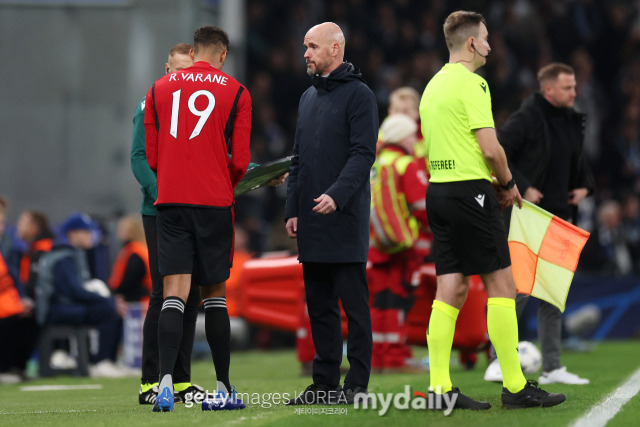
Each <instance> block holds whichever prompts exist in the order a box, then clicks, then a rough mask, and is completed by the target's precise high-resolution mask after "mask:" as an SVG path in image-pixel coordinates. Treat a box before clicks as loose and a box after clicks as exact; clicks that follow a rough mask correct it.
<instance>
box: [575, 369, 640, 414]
mask: <svg viewBox="0 0 640 427" xmlns="http://www.w3.org/2000/svg"><path fill="white" fill-rule="evenodd" d="M638 391H640V369H638V370H637V371H635V372H634V373H633V375H631V378H629V379H628V380H627V382H625V383H624V384H622V385H621V386H620V387H618V388H617V389H616V390H615V391H614V392H613V393H611V394H610V395H609V396H607V398H606V399H605V400H604V401H603V402H602V403H599V404H597V405H596V406H594V407H592V408H591V409H590V410H589V412H588V413H586V414H585V415H583V416H582V417H580V418H578V419H577V420H576V421H575V422H574V423H573V424H571V426H572V427H583V426H588V427H604V426H605V425H607V423H608V422H609V421H610V420H611V419H612V418H613V417H615V416H616V414H617V413H618V412H620V409H622V407H623V406H624V404H625V403H627V402H628V401H629V400H631V398H632V397H633V396H635V395H636V394H638Z"/></svg>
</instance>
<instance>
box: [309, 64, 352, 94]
mask: <svg viewBox="0 0 640 427" xmlns="http://www.w3.org/2000/svg"><path fill="white" fill-rule="evenodd" d="M351 80H360V81H361V82H363V83H364V79H363V78H362V73H361V72H360V69H358V68H356V67H355V66H354V65H353V64H352V63H350V62H343V63H342V65H341V66H339V67H338V68H336V69H335V70H333V71H332V72H331V74H329V75H328V76H327V77H322V76H320V75H318V74H316V75H315V76H313V77H311V84H312V85H313V86H314V87H315V88H316V89H318V90H320V89H324V90H326V91H327V92H330V91H332V90H333V89H335V88H337V87H338V86H340V85H342V84H344V83H347V82H350V81H351Z"/></svg>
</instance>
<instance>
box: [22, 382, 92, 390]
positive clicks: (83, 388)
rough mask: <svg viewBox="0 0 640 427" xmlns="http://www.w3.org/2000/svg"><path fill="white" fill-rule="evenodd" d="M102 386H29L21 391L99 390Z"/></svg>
mask: <svg viewBox="0 0 640 427" xmlns="http://www.w3.org/2000/svg"><path fill="white" fill-rule="evenodd" d="M101 388H102V384H84V385H29V386H24V387H20V391H59V390H97V389H101Z"/></svg>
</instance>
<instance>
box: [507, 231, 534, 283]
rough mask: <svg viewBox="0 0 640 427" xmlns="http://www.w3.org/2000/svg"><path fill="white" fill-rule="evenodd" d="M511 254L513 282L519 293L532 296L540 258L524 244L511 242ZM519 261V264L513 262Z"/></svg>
mask: <svg viewBox="0 0 640 427" xmlns="http://www.w3.org/2000/svg"><path fill="white" fill-rule="evenodd" d="M509 252H510V254H511V260H512V261H511V270H512V271H513V280H514V281H515V282H516V287H517V288H518V292H520V293H521V294H527V295H531V290H532V289H533V284H534V283H535V279H536V266H537V264H538V257H537V256H536V254H535V253H533V252H531V249H529V248H528V247H527V245H525V244H524V243H520V242H516V241H510V242H509ZM515 259H517V262H513V260H515Z"/></svg>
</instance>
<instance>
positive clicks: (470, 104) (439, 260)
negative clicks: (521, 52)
mask: <svg viewBox="0 0 640 427" xmlns="http://www.w3.org/2000/svg"><path fill="white" fill-rule="evenodd" d="M488 35H489V33H488V31H487V27H486V22H485V20H484V18H483V17H482V15H480V14H479V13H476V12H467V11H457V12H454V13H452V14H451V15H449V16H448V17H447V19H446V21H445V23H444V36H445V40H446V42H447V47H448V49H449V62H448V63H447V64H445V65H444V67H443V68H442V69H441V70H440V71H439V72H438V73H437V74H436V75H435V76H434V77H433V78H432V79H431V81H430V82H429V84H428V85H427V87H426V89H425V91H424V94H423V95H422V99H421V101H420V121H421V126H422V134H423V136H424V139H425V143H426V149H427V158H428V165H429V171H430V174H431V177H430V185H429V188H428V190H427V199H426V201H427V214H428V218H429V224H430V226H431V230H432V231H433V236H434V244H433V256H434V259H435V263H436V275H437V286H438V288H437V291H436V298H435V300H434V302H433V308H432V311H431V318H430V319H429V326H428V329H427V343H428V346H429V361H430V387H429V393H430V394H431V395H432V396H430V401H435V402H442V401H443V400H444V402H445V404H447V402H449V403H448V404H447V409H451V407H453V408H458V409H489V408H490V407H491V405H490V404H489V403H488V402H481V401H477V400H475V399H472V398H471V397H468V396H465V395H464V394H462V393H461V392H460V390H459V389H458V388H454V387H453V386H452V383H451V378H450V374H449V359H450V356H451V345H452V343H453V334H454V331H455V326H456V319H457V316H458V313H459V310H460V308H461V307H462V305H463V304H464V301H465V299H466V297H467V291H468V289H469V276H471V275H475V274H479V275H480V277H481V278H482V281H483V282H484V284H485V287H486V288H487V293H488V295H489V300H488V303H487V329H488V332H489V337H490V338H491V341H492V343H493V345H494V347H495V349H496V352H497V354H498V359H499V360H500V366H501V368H502V373H503V379H504V381H503V389H502V406H503V407H507V408H525V407H531V406H554V405H557V404H559V403H562V402H563V401H564V400H565V396H564V395H563V394H551V393H547V392H546V391H544V390H541V389H540V388H538V386H537V383H536V382H535V381H527V380H526V379H525V377H524V375H523V373H522V369H521V368H520V361H519V358H518V350H517V347H518V325H517V320H516V311H515V296H516V286H515V283H514V281H513V275H512V272H511V258H510V257H509V247H508V243H507V234H506V229H505V225H504V220H503V217H502V213H501V208H500V206H501V205H502V206H512V205H513V204H514V203H517V205H518V206H519V207H522V197H521V196H520V193H519V191H518V187H517V186H516V184H515V181H514V180H513V176H512V174H511V171H510V170H509V167H508V165H507V159H506V156H505V153H504V150H503V149H502V147H501V145H500V143H499V142H498V138H497V137H496V131H495V128H494V123H493V114H492V111H491V95H490V92H489V87H488V85H487V82H486V81H485V80H484V79H483V78H482V77H480V76H479V75H477V74H474V71H475V70H477V69H478V68H480V67H482V66H483V65H484V64H485V63H486V61H487V57H488V56H489V52H490V51H491V48H490V46H489V42H488ZM492 174H493V175H494V176H495V178H496V180H497V182H495V184H494V186H492ZM433 394H439V395H444V396H435V395H433ZM432 398H433V399H434V400H431V399H432ZM443 398H444V399H443ZM443 409H444V408H443Z"/></svg>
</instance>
